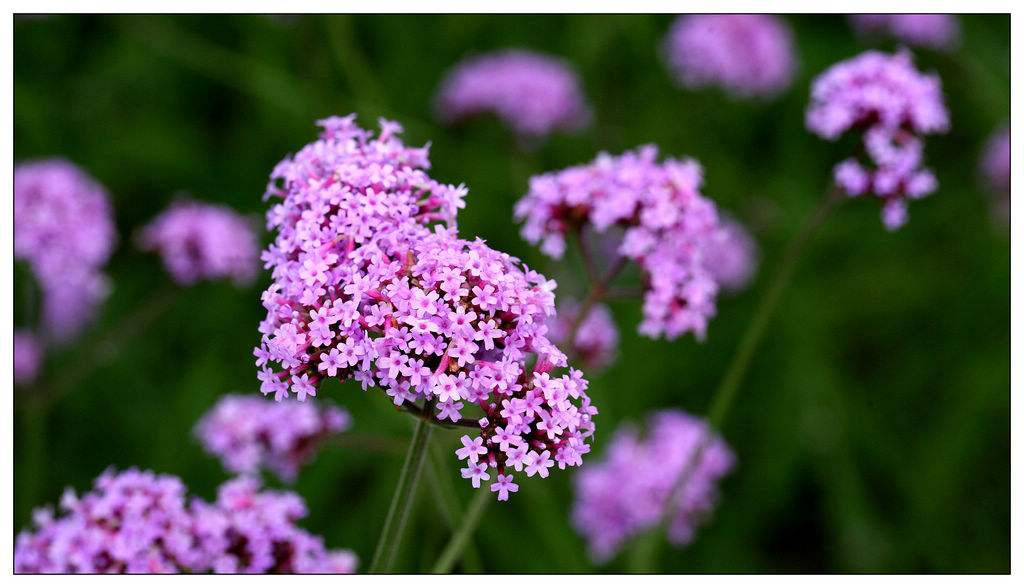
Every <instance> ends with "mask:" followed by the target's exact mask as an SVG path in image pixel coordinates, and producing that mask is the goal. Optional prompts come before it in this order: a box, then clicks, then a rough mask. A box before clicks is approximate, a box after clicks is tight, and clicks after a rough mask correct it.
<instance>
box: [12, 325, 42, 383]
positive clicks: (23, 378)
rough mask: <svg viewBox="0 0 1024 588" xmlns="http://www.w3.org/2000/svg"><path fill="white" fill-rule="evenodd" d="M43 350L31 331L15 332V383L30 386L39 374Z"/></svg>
mask: <svg viewBox="0 0 1024 588" xmlns="http://www.w3.org/2000/svg"><path fill="white" fill-rule="evenodd" d="M42 356H43V350H42V348H41V347H40V345H39V340H38V339H36V336H35V335H33V334H32V333H31V332H30V331H25V330H16V331H14V383H15V384H30V383H32V381H33V380H35V379H36V374H38V373H39V364H40V363H42V359H43V357H42Z"/></svg>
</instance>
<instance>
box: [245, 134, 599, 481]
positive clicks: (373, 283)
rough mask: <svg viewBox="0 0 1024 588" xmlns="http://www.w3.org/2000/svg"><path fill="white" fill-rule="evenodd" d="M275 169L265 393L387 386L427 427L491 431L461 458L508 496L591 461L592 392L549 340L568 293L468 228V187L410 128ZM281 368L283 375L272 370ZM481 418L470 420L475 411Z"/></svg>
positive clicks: (334, 140) (330, 141)
mask: <svg viewBox="0 0 1024 588" xmlns="http://www.w3.org/2000/svg"><path fill="white" fill-rule="evenodd" d="M321 126H322V127H323V128H324V132H323V134H322V135H321V138H320V139H319V140H318V141H316V142H314V143H312V144H310V145H308V146H306V147H305V148H303V149H302V150H300V151H299V153H298V154H296V155H295V156H294V157H292V158H289V159H286V160H285V161H284V162H282V163H281V164H280V165H279V166H278V167H277V169H276V170H275V172H274V175H273V181H272V183H271V186H270V188H269V190H268V195H269V196H272V197H281V198H282V199H283V202H282V203H280V204H275V205H274V206H273V207H272V208H271V210H270V212H269V213H268V225H269V227H270V228H271V229H275V230H276V231H277V237H276V239H275V241H274V243H273V244H272V245H271V246H270V248H269V249H268V250H267V251H266V252H265V253H264V259H265V261H266V263H267V267H268V268H270V269H271V270H272V272H273V283H272V284H271V285H270V286H269V288H268V289H267V290H266V292H265V293H264V296H263V303H264V306H265V307H266V309H267V317H266V319H265V320H264V321H263V322H262V323H261V327H260V330H261V332H262V333H263V338H262V342H261V344H260V346H259V347H257V348H256V349H255V355H256V363H257V366H258V367H260V368H261V370H260V372H259V379H260V381H261V391H262V392H263V393H264V394H273V395H274V396H275V398H276V399H278V400H283V399H284V398H287V397H288V396H289V394H290V393H294V394H295V395H296V396H297V398H298V399H299V400H304V399H305V398H306V397H308V396H315V395H316V394H317V390H318V387H319V386H320V385H321V384H322V383H323V382H324V381H325V380H326V379H338V380H342V381H344V380H348V379H354V380H356V381H358V382H360V383H361V384H362V387H363V389H367V388H370V387H378V388H381V389H383V390H384V391H385V392H386V393H387V395H388V396H389V397H391V399H392V401H393V402H394V404H395V405H396V406H399V407H402V408H403V409H405V410H408V411H410V412H414V413H416V414H418V415H420V416H421V417H422V418H427V419H429V420H432V421H435V422H439V423H444V422H447V423H450V424H457V425H466V426H470V427H473V428H476V429H479V431H480V433H479V434H478V435H476V436H475V439H473V438H470V441H471V442H473V441H475V443H471V444H470V447H471V448H472V451H471V453H468V454H464V451H466V450H467V449H466V448H463V450H460V451H459V458H460V459H465V460H466V461H467V465H468V471H464V472H463V475H464V476H465V477H467V478H471V479H472V482H473V485H474V486H477V487H479V485H480V483H481V481H486V480H489V479H490V474H489V473H488V470H489V469H490V470H494V474H495V476H496V478H495V482H494V483H493V484H492V485H491V489H492V490H493V491H494V492H496V493H498V495H499V498H500V499H505V498H506V497H507V493H508V492H510V491H515V488H516V485H515V484H514V483H512V481H511V479H512V475H511V473H510V472H511V470H513V469H515V470H516V471H522V470H524V469H525V471H526V474H527V475H528V476H532V475H534V474H539V475H541V476H542V477H546V476H547V468H548V467H550V466H552V465H554V464H555V463H558V465H559V467H561V468H565V467H567V466H573V465H579V464H580V463H581V458H582V455H584V454H585V453H587V452H588V451H589V444H588V443H587V439H588V438H589V437H590V436H592V435H593V422H592V416H593V415H594V414H595V413H596V412H597V411H596V409H595V408H594V407H593V406H591V405H590V401H589V398H588V397H587V395H586V388H587V381H586V380H585V379H584V378H583V376H582V374H581V373H580V372H579V371H577V370H572V369H570V370H568V374H566V375H562V376H557V375H553V374H552V371H553V370H555V369H556V368H567V367H568V365H567V361H566V356H565V354H563V353H562V352H561V351H559V350H558V349H557V348H556V347H555V346H554V345H553V344H552V343H551V342H550V341H549V339H548V338H547V335H546V333H547V326H546V321H547V318H548V317H549V316H551V315H552V314H554V309H555V307H554V293H553V289H554V287H555V284H554V283H553V282H551V281H549V280H547V279H546V278H545V277H544V276H542V275H540V274H538V273H536V272H534V271H531V270H529V269H527V268H525V267H522V266H521V264H520V263H519V261H518V260H517V259H515V258H513V257H511V256H510V255H508V254H505V253H501V252H498V251H495V250H493V249H491V248H490V247H488V246H487V245H486V244H485V243H484V242H483V241H482V240H479V239H477V240H475V241H467V240H464V239H460V238H459V237H458V236H457V234H456V231H455V228H454V220H455V213H456V211H457V210H458V209H459V208H461V207H462V206H463V197H464V195H465V193H466V190H465V188H463V187H456V186H451V185H444V184H440V183H438V182H435V181H434V180H432V179H430V178H429V176H427V174H426V172H425V170H426V169H427V167H428V166H429V162H428V160H427V157H426V150H425V149H413V148H408V147H406V146H405V145H404V144H403V143H402V142H401V141H400V140H399V139H398V138H397V133H398V132H399V131H400V128H399V127H398V126H397V125H396V124H395V123H391V122H386V121H383V122H382V123H381V132H380V134H379V135H378V136H376V137H374V136H373V135H372V134H371V133H369V132H367V131H364V130H363V129H361V128H359V127H358V126H357V125H356V124H355V122H354V119H353V118H352V117H346V118H332V119H328V120H326V121H322V122H321ZM275 365H276V366H279V367H277V368H275V367H272V366H275ZM470 409H472V410H474V411H475V412H482V413H483V416H482V417H472V418H468V417H463V411H467V410H470Z"/></svg>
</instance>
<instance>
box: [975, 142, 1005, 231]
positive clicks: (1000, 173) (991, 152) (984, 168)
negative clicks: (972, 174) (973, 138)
mask: <svg viewBox="0 0 1024 588" xmlns="http://www.w3.org/2000/svg"><path fill="white" fill-rule="evenodd" d="M981 173H982V174H983V175H984V176H985V180H986V181H987V182H988V185H989V186H990V187H991V188H992V190H993V191H994V192H995V195H996V200H995V204H994V210H993V212H994V214H995V216H996V217H997V218H998V219H1001V220H1002V221H1006V222H1009V220H1010V129H1009V128H1004V129H1001V130H999V131H996V133H995V134H993V135H992V137H991V138H989V140H988V143H987V144H986V145H985V151H984V153H983V154H982V156H981Z"/></svg>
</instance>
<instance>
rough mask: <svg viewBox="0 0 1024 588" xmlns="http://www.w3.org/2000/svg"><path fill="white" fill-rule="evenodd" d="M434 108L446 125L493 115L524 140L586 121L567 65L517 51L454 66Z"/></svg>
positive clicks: (578, 90)
mask: <svg viewBox="0 0 1024 588" xmlns="http://www.w3.org/2000/svg"><path fill="white" fill-rule="evenodd" d="M435 109H436V111H437V115H438V117H439V118H440V119H441V120H443V121H445V122H446V123H453V122H457V121H460V120H463V119H465V118H468V117H472V116H475V115H479V114H481V113H485V112H490V113H494V114H495V115H496V116H498V118H500V119H501V120H502V121H503V122H504V123H505V124H506V125H508V126H509V127H510V128H511V129H512V130H513V131H515V132H516V133H517V134H518V135H519V136H520V137H522V138H524V139H531V138H540V137H544V136H545V135H548V134H550V133H552V132H554V131H557V130H567V131H573V130H577V129H580V128H582V127H584V126H585V125H586V124H587V123H588V122H589V120H590V109H589V107H588V106H587V103H586V99H585V98H584V96H583V91H582V90H581V88H580V82H579V79H578V78H577V76H576V74H575V73H574V72H573V71H572V69H571V68H570V67H569V65H568V64H566V63H565V62H564V61H562V60H560V59H556V58H553V57H549V56H547V55H542V54H539V53H534V52H531V51H524V50H517V49H513V50H507V51H502V52H498V53H491V54H488V55H480V56H476V57H471V58H468V59H466V60H465V61H463V62H462V63H459V64H458V65H456V66H455V67H454V68H453V69H452V71H451V72H449V73H448V74H447V76H446V77H445V80H444V82H443V83H442V84H441V89H440V90H439V91H438V95H437V98H436V104H435Z"/></svg>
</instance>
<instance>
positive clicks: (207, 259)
mask: <svg viewBox="0 0 1024 588" xmlns="http://www.w3.org/2000/svg"><path fill="white" fill-rule="evenodd" d="M138 243H139V247H140V248H141V249H143V250H144V251H154V252H157V253H159V254H160V257H161V258H162V259H163V262H164V266H165V267H166V268H167V272H168V273H169V274H171V277H172V278H173V279H174V281H175V282H177V283H178V284H180V285H182V286H189V285H192V284H194V283H196V282H198V281H201V280H218V279H230V280H232V281H234V282H235V283H236V284H238V285H246V284H249V283H251V282H252V281H253V279H254V278H255V277H256V273H257V271H258V269H259V245H258V243H257V240H256V231H255V228H254V227H253V226H252V223H251V222H250V221H249V219H247V218H245V217H244V216H242V215H240V214H238V213H237V212H235V211H234V210H232V209H230V208H228V207H226V206H220V205H215V204H204V203H202V202H195V201H192V200H188V199H179V200H178V201H176V202H174V203H173V204H171V205H170V206H169V207H168V208H167V209H166V210H165V211H164V212H162V213H160V215H159V216H157V217H156V219H154V220H153V221H152V222H151V223H150V224H149V225H147V226H146V227H144V228H143V229H142V230H141V231H140V232H139V235H138Z"/></svg>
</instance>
